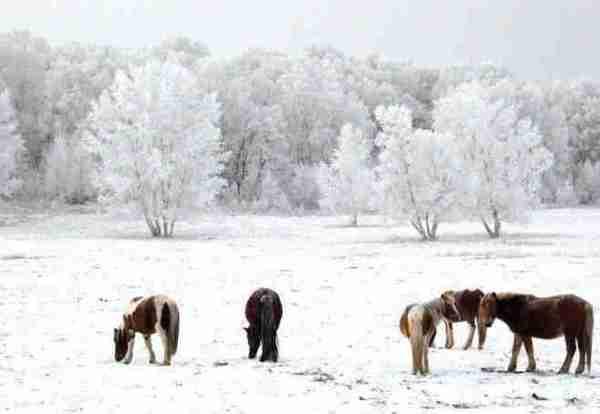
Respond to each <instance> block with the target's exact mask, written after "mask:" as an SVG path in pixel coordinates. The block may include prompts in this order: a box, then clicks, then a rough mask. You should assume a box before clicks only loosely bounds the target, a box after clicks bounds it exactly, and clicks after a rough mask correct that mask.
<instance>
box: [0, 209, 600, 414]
mask: <svg viewBox="0 0 600 414" xmlns="http://www.w3.org/2000/svg"><path fill="white" fill-rule="evenodd" d="M5 209H6V206H5ZM367 221H368V225H365V226H364V227H359V228H356V229H355V228H347V227H343V226H339V225H337V224H336V223H339V219H336V218H320V217H317V218H315V217H312V218H273V217H229V216H218V217H217V216H212V217H204V218H199V219H198V220H196V221H194V222H188V223H183V224H180V225H179V227H178V228H177V230H178V237H177V238H176V239H174V240H151V239H149V238H148V237H147V236H146V230H145V228H144V225H143V223H142V222H141V221H129V220H125V219H122V218H121V219H119V218H114V217H112V218H110V217H108V216H95V215H91V214H75V213H70V214H47V215H44V214H36V215H26V214H25V215H24V214H22V213H18V214H12V213H11V214H2V213H1V210H0V315H1V316H2V323H0V412H13V411H18V412H46V413H51V412H52V413H53V412H80V411H83V412H130V413H134V412H135V413H147V412H160V411H161V410H165V409H166V410H168V411H166V412H178V413H187V412H190V413H191V412H205V413H240V412H244V413H258V412H265V413H268V412H285V413H333V412H337V413H380V412H381V413H393V412H397V413H404V412H420V411H423V409H431V410H434V411H440V412H444V411H454V410H456V409H460V408H468V409H471V410H469V411H470V412H481V413H492V412H496V411H506V410H510V411H511V412H534V413H536V412H540V413H541V412H546V411H570V410H573V411H578V410H582V411H585V412H591V410H590V409H591V408H592V407H593V408H595V409H598V408H600V392H599V391H598V390H599V389H600V388H599V386H600V378H598V377H599V376H600V365H598V361H600V358H594V360H595V361H594V362H593V368H592V378H589V377H575V376H573V375H568V376H557V375H555V374H554V372H555V371H556V370H557V369H558V368H559V366H560V364H561V363H562V360H563V358H564V352H565V350H564V341H562V340H560V339H559V340H554V341H541V340H538V341H535V342H534V346H535V350H536V356H537V362H538V364H537V365H538V368H539V369H540V372H539V373H536V374H526V373H520V374H505V373H501V372H500V373H498V372H486V371H482V368H494V369H498V370H504V369H505V368H506V366H507V364H508V359H509V350H510V347H511V341H512V337H511V335H510V333H509V331H508V328H507V327H506V326H505V325H504V324H502V323H501V322H498V323H497V324H495V325H494V327H493V329H492V330H491V331H490V332H489V335H488V343H487V348H486V349H485V350H484V351H482V352H480V351H476V350H470V351H462V350H460V347H458V346H457V348H456V349H454V350H445V349H433V350H432V352H431V354H430V360H431V366H432V370H433V375H431V376H430V377H427V378H421V377H419V378H417V377H414V376H412V375H411V374H410V368H411V366H410V357H409V352H410V351H409V345H408V341H406V339H404V338H402V337H401V335H400V332H399V330H398V318H399V316H400V313H401V312H402V310H403V308H404V306H405V305H407V304H408V303H411V302H415V301H425V300H429V299H431V298H433V297H436V296H437V295H438V294H439V293H440V292H441V291H443V290H445V289H462V288H476V287H479V288H482V289H483V290H485V291H490V290H498V291H503V290H510V291H522V292H532V293H535V294H538V295H551V294H557V293H566V292H572V293H575V294H578V295H580V296H582V297H584V298H585V299H587V300H588V301H590V302H592V303H593V304H594V305H596V315H597V317H596V320H597V324H596V329H595V335H594V343H595V345H596V347H595V355H598V352H599V351H598V350H600V322H598V321H600V312H598V310H599V309H598V307H597V305H598V304H600V211H599V210H586V209H582V210H546V211H541V212H538V213H536V214H535V216H534V218H533V221H532V223H531V224H530V225H529V226H528V227H522V226H507V228H506V230H507V232H506V235H505V237H504V238H502V239H500V240H496V241H491V240H489V239H487V237H486V236H485V235H484V234H483V233H482V229H481V228H480V227H479V226H477V225H465V224H457V225H444V226H443V227H441V229H440V231H441V240H440V241H439V242H437V243H427V244H425V243H421V242H419V241H417V240H416V238H415V235H414V233H413V232H412V231H411V230H410V229H409V228H407V227H405V226H387V225H383V220H382V219H381V218H369V219H368V220H367ZM259 286H269V287H272V288H274V289H276V290H277V291H278V292H279V293H280V295H281V297H282V300H283V303H284V317H283V321H282V326H281V329H280V347H281V357H282V360H281V362H280V363H278V364H275V365H274V364H261V363H258V362H256V361H249V360H247V359H246V358H244V356H245V355H246V353H247V347H246V343H245V337H244V335H243V331H242V326H244V323H245V321H244V318H243V306H244V303H245V301H246V299H247V297H248V295H249V294H250V293H251V291H252V290H253V289H254V288H256V287H259ZM157 292H163V293H166V294H169V295H172V296H173V297H174V298H176V300H177V301H178V303H179V305H180V310H181V313H182V327H181V329H182V331H181V337H180V349H179V353H178V354H177V355H176V356H175V358H174V365H173V366H172V367H159V366H151V365H148V363H147V359H148V355H147V353H146V350H145V349H144V346H143V341H142V340H141V338H138V341H137V343H136V351H135V357H134V361H133V363H132V365H130V366H125V365H121V364H117V363H115V362H113V360H112V353H113V348H112V328H113V327H114V326H116V324H117V323H118V321H119V318H120V314H121V312H122V311H123V309H124V307H125V306H126V303H127V301H128V300H129V299H130V298H132V297H133V296H137V295H144V294H151V293H157ZM456 328H457V329H456V336H457V342H458V345H462V343H463V341H464V339H465V334H466V331H467V330H466V327H465V326H464V324H461V325H457V326H456ZM440 333H442V331H440ZM443 337H444V336H443V334H442V335H440V337H439V339H438V344H440V345H441V344H442V342H443ZM157 339H158V338H155V349H158V350H161V348H160V345H159V344H158V342H159V341H158V340H157ZM216 362H218V363H217V364H215V363H216ZM576 363H577V359H575V361H574V365H575V364H576ZM525 364H526V357H525V354H524V352H523V353H522V354H521V359H520V364H519V367H520V368H521V369H524V367H525ZM573 368H574V366H573ZM534 394H535V397H534ZM163 412H165V411H163Z"/></svg>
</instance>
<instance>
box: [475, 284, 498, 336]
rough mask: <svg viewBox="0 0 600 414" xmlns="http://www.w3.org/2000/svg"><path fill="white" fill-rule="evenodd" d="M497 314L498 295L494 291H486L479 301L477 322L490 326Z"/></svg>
mask: <svg viewBox="0 0 600 414" xmlns="http://www.w3.org/2000/svg"><path fill="white" fill-rule="evenodd" d="M496 315H498V296H496V292H492V293H488V294H486V295H484V296H483V298H481V302H479V324H480V325H484V326H486V327H488V328H489V327H491V326H492V324H493V323H494V320H495V319H496Z"/></svg>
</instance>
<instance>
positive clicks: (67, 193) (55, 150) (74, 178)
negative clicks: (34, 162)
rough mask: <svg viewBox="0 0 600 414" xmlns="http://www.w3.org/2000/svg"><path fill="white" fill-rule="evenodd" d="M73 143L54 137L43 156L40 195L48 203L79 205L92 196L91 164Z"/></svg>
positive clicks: (87, 153) (79, 146) (92, 167)
mask: <svg viewBox="0 0 600 414" xmlns="http://www.w3.org/2000/svg"><path fill="white" fill-rule="evenodd" d="M90 155H91V154H90V152H89V151H88V150H87V148H85V146H84V145H83V144H82V143H81V142H80V141H78V140H76V139H71V140H68V139H65V137H63V136H58V137H56V138H55V139H54V142H53V143H52V145H50V147H49V149H48V151H47V153H46V158H45V160H46V166H45V170H44V192H45V194H46V197H48V198H50V199H62V201H65V202H67V203H71V204H82V203H85V202H86V201H88V200H90V199H92V198H93V197H94V196H95V188H94V163H93V160H92V157H91V156H90Z"/></svg>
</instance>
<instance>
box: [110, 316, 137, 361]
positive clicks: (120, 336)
mask: <svg viewBox="0 0 600 414" xmlns="http://www.w3.org/2000/svg"><path fill="white" fill-rule="evenodd" d="M134 336H135V332H134V331H133V329H129V328H127V325H126V318H125V317H123V324H122V325H121V326H120V327H119V328H115V329H114V332H113V342H114V343H115V361H117V362H120V361H122V360H123V358H125V355H127V350H128V348H129V341H131V340H132V339H133V337H134Z"/></svg>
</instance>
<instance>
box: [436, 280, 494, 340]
mask: <svg viewBox="0 0 600 414" xmlns="http://www.w3.org/2000/svg"><path fill="white" fill-rule="evenodd" d="M454 298H455V299H456V308H457V309H458V312H459V313H460V320H459V321H458V322H467V323H468V324H469V327H470V332H469V336H468V338H467V342H465V345H464V347H463V349H469V348H470V347H471V345H472V344H473V337H474V336H475V325H476V323H477V333H478V336H479V349H483V345H484V343H485V337H486V327H485V325H482V324H480V323H478V320H479V318H478V317H477V315H478V313H479V302H480V301H481V298H483V292H482V291H481V290H479V289H475V290H469V289H466V290H460V291H458V292H456V294H455V295H454ZM444 323H445V324H446V348H452V347H453V346H454V329H453V326H452V321H450V320H445V321H444ZM435 336H436V332H434V333H433V336H432V337H431V342H430V344H429V346H433V341H434V340H435Z"/></svg>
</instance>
